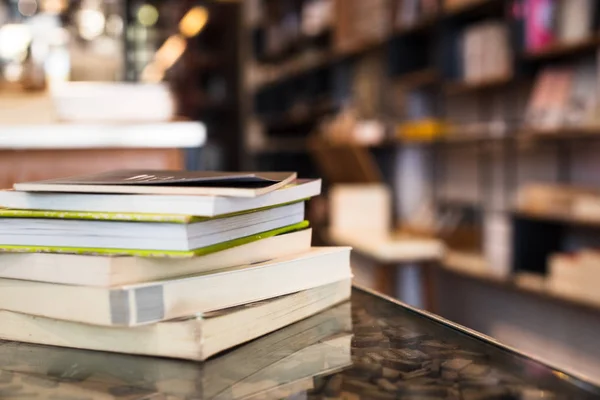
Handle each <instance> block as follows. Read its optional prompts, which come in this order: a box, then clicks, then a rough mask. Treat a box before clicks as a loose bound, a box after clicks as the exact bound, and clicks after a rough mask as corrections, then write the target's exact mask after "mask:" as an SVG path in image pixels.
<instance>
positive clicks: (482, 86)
mask: <svg viewBox="0 0 600 400" xmlns="http://www.w3.org/2000/svg"><path fill="white" fill-rule="evenodd" d="M512 81H513V76H512V75H502V76H497V77H491V78H486V79H482V80H480V81H474V82H468V81H460V80H457V81H450V82H446V83H445V84H444V92H445V93H446V94H447V95H453V96H455V95H463V94H466V93H469V92H475V91H480V90H490V89H496V88H503V87H505V86H506V85H508V84H509V83H511V82H512Z"/></svg>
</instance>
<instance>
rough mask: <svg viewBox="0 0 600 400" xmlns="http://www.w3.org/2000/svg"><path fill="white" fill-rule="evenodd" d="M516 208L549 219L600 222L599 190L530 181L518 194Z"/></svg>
mask: <svg viewBox="0 0 600 400" xmlns="http://www.w3.org/2000/svg"><path fill="white" fill-rule="evenodd" d="M517 210H518V211H521V212H525V213H530V214H532V215H534V216H535V215H538V216H540V217H544V216H546V217H547V218H548V219H552V218H556V219H567V220H573V221H580V222H582V223H599V222H600V190H598V189H595V188H583V187H575V186H566V185H549V184H530V185H527V186H525V187H524V188H522V189H521V190H520V191H519V193H518V197H517Z"/></svg>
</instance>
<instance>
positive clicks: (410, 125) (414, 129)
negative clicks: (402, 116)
mask: <svg viewBox="0 0 600 400" xmlns="http://www.w3.org/2000/svg"><path fill="white" fill-rule="evenodd" d="M446 130H447V127H446V125H445V124H444V122H443V121H441V120H438V119H434V118H430V119H422V120H415V121H407V122H403V123H400V124H398V126H397V127H396V137H398V138H399V139H402V140H405V141H409V142H410V141H414V142H429V141H433V140H435V139H438V138H441V137H443V136H444V135H445V132H446Z"/></svg>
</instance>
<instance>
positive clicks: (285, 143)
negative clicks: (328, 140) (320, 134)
mask: <svg viewBox="0 0 600 400" xmlns="http://www.w3.org/2000/svg"><path fill="white" fill-rule="evenodd" d="M250 151H251V153H253V154H273V153H282V154H289V153H306V152H307V151H308V143H307V140H306V138H269V139H267V141H266V143H265V144H264V145H263V146H261V147H258V148H254V149H251V150H250Z"/></svg>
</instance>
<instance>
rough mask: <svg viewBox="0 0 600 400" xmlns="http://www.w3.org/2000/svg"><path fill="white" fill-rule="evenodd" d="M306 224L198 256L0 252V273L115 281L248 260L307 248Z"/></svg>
mask: <svg viewBox="0 0 600 400" xmlns="http://www.w3.org/2000/svg"><path fill="white" fill-rule="evenodd" d="M311 233H312V232H311V229H304V230H301V231H297V232H290V233H286V234H283V235H278V236H272V237H268V238H265V239H261V240H257V241H254V242H250V243H246V244H243V245H241V246H236V247H232V248H229V249H225V250H221V251H218V252H215V253H210V254H207V255H204V256H199V257H182V258H171V257H131V256H110V255H106V256H102V255H85V254H60V253H0V278H8V279H22V280H27V281H39V282H50V283H59V284H65V285H79V286H98V287H108V286H118V285H126V284H132V283H140V282H151V281H156V280H160V279H172V278H176V277H180V276H185V275H194V274H199V273H205V272H211V271H215V270H218V269H223V268H228V267H233V266H239V265H250V264H254V263H257V262H263V261H266V260H272V259H276V258H280V257H285V256H289V255H293V254H300V253H303V252H306V251H308V250H309V249H310V242H311V236H312V235H311Z"/></svg>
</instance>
